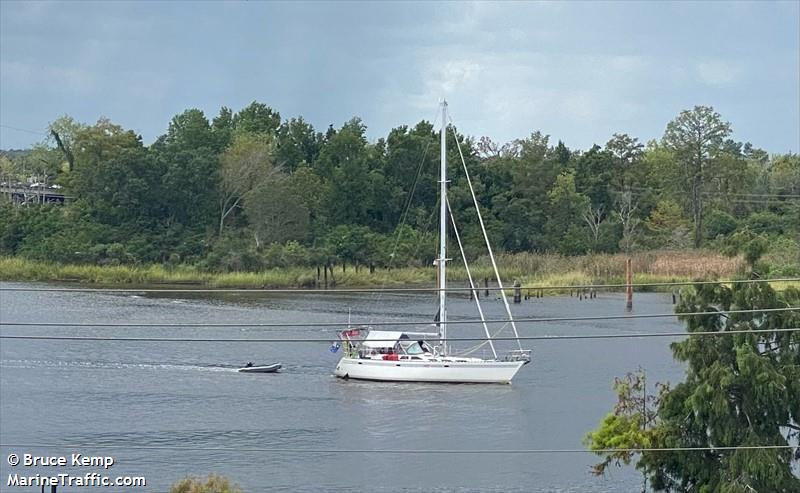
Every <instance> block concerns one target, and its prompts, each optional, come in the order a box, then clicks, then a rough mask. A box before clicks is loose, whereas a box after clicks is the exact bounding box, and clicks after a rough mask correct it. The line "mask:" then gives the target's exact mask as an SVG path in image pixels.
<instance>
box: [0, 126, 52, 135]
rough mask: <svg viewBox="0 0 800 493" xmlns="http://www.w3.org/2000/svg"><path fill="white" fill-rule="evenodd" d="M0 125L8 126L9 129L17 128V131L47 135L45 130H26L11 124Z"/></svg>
mask: <svg viewBox="0 0 800 493" xmlns="http://www.w3.org/2000/svg"><path fill="white" fill-rule="evenodd" d="M0 127H3V128H9V129H11V130H17V131H19V132H27V133H29V134H37V135H48V134H47V133H45V132H38V131H36V130H28V129H27V128H19V127H12V126H11V125H0Z"/></svg>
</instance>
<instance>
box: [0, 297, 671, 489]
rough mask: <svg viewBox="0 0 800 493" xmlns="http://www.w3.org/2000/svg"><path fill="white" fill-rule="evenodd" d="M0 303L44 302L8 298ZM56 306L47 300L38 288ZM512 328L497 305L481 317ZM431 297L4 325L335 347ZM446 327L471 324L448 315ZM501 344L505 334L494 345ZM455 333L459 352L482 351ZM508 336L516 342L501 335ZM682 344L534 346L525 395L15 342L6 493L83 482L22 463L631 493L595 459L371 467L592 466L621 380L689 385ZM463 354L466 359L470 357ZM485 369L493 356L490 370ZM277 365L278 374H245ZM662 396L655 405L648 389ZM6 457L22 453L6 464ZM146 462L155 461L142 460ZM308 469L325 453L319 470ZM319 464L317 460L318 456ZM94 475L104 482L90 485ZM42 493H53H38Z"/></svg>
mask: <svg viewBox="0 0 800 493" xmlns="http://www.w3.org/2000/svg"><path fill="white" fill-rule="evenodd" d="M2 286H3V287H14V286H16V287H26V286H27V287H31V286H33V285H31V284H18V283H2ZM36 286H40V287H42V286H45V285H36ZM634 308H635V310H634V313H641V314H644V313H669V312H671V311H672V305H671V297H670V296H669V295H664V294H637V295H636V299H635V306H634ZM484 310H485V311H486V312H487V318H490V319H498V318H503V315H504V312H503V305H502V302H500V301H498V300H496V299H491V300H488V301H485V302H484ZM512 310H513V312H514V315H515V317H519V318H527V317H542V318H545V317H570V316H593V315H601V316H602V315H621V314H624V300H623V297H622V295H621V294H600V295H598V298H597V299H594V300H584V301H579V300H577V299H575V298H571V297H551V298H544V299H538V300H528V301H523V302H522V303H521V304H519V305H513V307H512ZM434 313H435V301H434V300H433V297H432V296H431V295H405V294H403V295H398V294H395V295H387V294H384V295H383V296H381V297H380V299H377V298H376V297H375V295H368V294H347V295H342V294H319V293H313V294H305V295H293V296H289V295H266V294H249V293H248V294H228V293H226V294H225V295H223V296H220V295H210V294H177V293H170V294H167V295H164V294H160V295H145V294H141V293H140V294H138V295H137V294H135V293H125V294H120V293H78V292H23V291H3V292H0V320H1V321H2V322H4V323H5V324H8V323H11V322H57V323H79V322H83V323H99V324H102V323H155V324H159V323H190V322H195V323H210V322H221V323H244V324H247V323H256V322H262V323H263V322H275V323H308V322H319V323H331V325H330V328H327V327H326V328H322V327H296V328H279V329H275V328H256V327H246V326H245V327H242V328H180V327H179V328H176V327H169V328H165V327H149V328H114V327H90V328H87V327H29V326H16V327H15V326H9V325H3V326H2V329H1V330H2V333H3V334H30V335H63V336H67V335H70V336H110V337H115V336H116V337H125V336H128V337H132V336H152V337H186V338H192V337H203V338H212V337H222V338H225V337H227V338H259V337H262V338H263V337H273V338H278V337H286V338H322V339H326V340H327V339H330V340H333V339H334V336H333V329H335V328H337V325H334V324H339V325H338V328H341V327H343V326H344V324H346V322H347V320H348V316H350V317H352V321H353V323H365V322H370V321H373V322H375V321H400V320H426V319H431V318H432V316H433V314H434ZM448 313H449V317H450V319H451V321H452V320H454V319H456V318H459V317H461V318H475V317H476V312H475V309H474V305H473V304H472V302H471V301H469V300H467V299H465V298H456V299H453V300H451V303H450V305H449V309H448ZM519 327H520V331H521V332H522V333H523V334H525V335H560V334H605V333H631V332H667V331H680V330H682V326H681V324H680V323H679V322H677V320H676V319H675V318H653V319H638V320H636V319H632V320H605V321H584V322H541V323H526V324H523V323H521V324H519ZM497 328H498V327H495V329H497ZM481 331H482V328H481V327H480V325H464V326H463V327H458V326H457V325H456V324H455V323H454V324H453V326H452V327H451V328H450V331H449V334H450V335H451V337H457V336H463V337H467V336H478V335H480V333H481ZM504 335H508V332H507V331H506V332H505V333H504ZM672 340H674V339H671V338H661V337H653V338H643V339H635V338H632V339H606V340H594V339H591V340H561V341H529V342H530V344H525V346H528V347H530V348H532V349H533V363H532V364H529V365H526V366H525V367H523V368H522V369H521V370H520V372H519V374H517V376H516V378H515V379H514V381H513V384H512V385H446V384H396V383H370V382H357V381H352V380H351V381H344V380H340V379H337V378H334V377H333V376H332V369H333V368H334V366H335V364H336V362H337V360H338V358H339V356H340V355H339V354H333V353H331V352H330V351H329V343H328V342H315V343H241V342H214V343H208V342H190V343H174V342H171V343H166V342H120V341H96V342H86V341H47V340H9V339H4V340H2V342H0V436H1V437H2V438H0V442H2V443H3V444H4V445H3V446H2V447H1V448H0V449H1V450H2V465H0V469H1V470H2V471H0V472H1V474H0V476H1V477H2V483H0V490H2V491H33V490H34V489H32V488H16V487H11V488H9V487H7V479H8V476H9V474H11V473H20V474H23V473H24V474H25V475H29V476H30V475H34V474H36V473H40V474H46V473H47V474H52V473H59V472H65V470H72V471H75V472H77V473H79V474H85V473H86V472H88V471H89V470H88V469H87V468H85V467H84V468H72V469H70V468H54V467H23V466H17V467H10V466H9V465H8V463H7V456H8V454H10V453H16V454H19V455H20V456H21V455H22V454H24V453H30V454H35V455H65V456H69V454H72V453H84V454H89V455H103V456H112V457H114V459H115V465H114V466H113V467H112V468H111V469H109V470H108V471H105V470H102V469H100V470H99V472H101V473H103V474H108V475H113V476H119V475H134V476H145V477H146V479H147V487H146V488H143V489H136V488H119V489H114V488H102V489H99V488H59V490H58V491H59V492H61V491H65V492H69V491H81V492H86V491H138V490H146V491H157V492H165V491H168V490H169V487H170V485H171V484H172V483H174V482H175V481H177V480H179V479H181V478H182V477H184V476H186V475H203V476H205V475H207V474H208V473H210V472H216V473H220V474H223V475H225V476H227V477H229V478H231V479H232V480H234V481H235V482H237V483H238V484H239V485H240V486H242V487H243V489H244V490H245V491H247V492H257V491H348V492H351V491H376V492H422V491H434V492H471V491H488V492H562V493H566V492H598V493H599V492H623V491H624V492H633V491H641V476H640V475H639V474H638V473H637V472H636V471H635V470H634V469H633V468H632V467H628V468H621V469H616V468H615V469H613V470H612V472H611V474H610V475H608V476H606V477H605V478H597V477H594V476H592V475H591V474H590V473H589V467H590V465H591V464H592V463H594V462H596V461H597V459H596V457H595V456H594V455H592V454H587V453H546V454H508V453H502V454H489V453H483V454H479V453H475V454H424V453H399V454H397V453H386V452H381V453H363V452H355V451H357V450H375V449H379V450H381V451H386V450H392V449H394V450H404V451H410V450H433V449H448V450H460V451H468V450H510V449H576V448H577V449H580V448H583V445H582V439H583V437H584V436H585V434H586V432H587V431H589V430H591V429H593V428H594V427H595V426H596V425H597V423H598V422H599V421H600V420H601V419H602V417H603V416H604V415H605V413H607V412H608V411H609V410H610V409H611V408H612V406H613V404H614V401H615V397H614V394H613V392H612V390H611V383H612V381H613V379H614V377H616V376H622V375H624V374H625V373H626V372H628V371H632V370H635V369H637V368H638V367H641V368H644V369H645V370H646V371H647V378H648V382H653V383H654V382H656V381H671V382H675V381H678V380H680V379H681V378H682V374H683V370H682V367H681V366H680V365H679V364H678V363H676V362H674V361H673V359H672V356H671V353H670V350H669V342H671V341H672ZM465 344H466V343H465ZM479 354H480V353H479ZM247 361H254V362H257V363H272V362H281V363H283V365H284V369H283V371H282V372H281V373H279V374H262V375H252V374H251V375H248V374H240V373H237V372H236V371H235V369H234V368H235V367H236V366H238V365H241V364H243V363H244V362H247ZM651 388H653V387H652V386H651ZM9 444H10V445H9ZM129 447H150V448H146V449H145V448H140V449H136V448H129ZM309 449H312V450H313V452H308V450H309ZM303 450H306V452H303ZM91 470H92V471H95V470H97V469H91ZM35 491H38V488H37V489H35Z"/></svg>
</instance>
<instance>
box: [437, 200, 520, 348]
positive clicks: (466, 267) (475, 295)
mask: <svg viewBox="0 0 800 493" xmlns="http://www.w3.org/2000/svg"><path fill="white" fill-rule="evenodd" d="M445 200H446V201H447V211H448V212H449V213H450V221H451V222H452V224H453V233H454V234H455V236H456V241H457V242H458V249H459V251H460V252H461V260H463V261H464V270H466V272H467V278H468V279H469V286H470V287H471V288H472V291H471V294H472V297H473V298H474V299H475V306H476V307H477V308H478V315H480V317H481V320H483V330H484V331H485V332H486V341H487V342H488V343H489V347H491V348H492V354H493V355H494V359H497V351H495V349H494V343H493V342H492V335H491V334H490V333H489V326H488V325H486V317H485V316H484V315H483V308H481V301H480V299H479V298H478V291H477V290H476V289H475V282H473V280H472V273H471V272H470V270H469V263H468V262H467V256H466V254H465V253H464V246H463V245H462V244H461V235H460V234H458V226H456V218H455V216H453V209H452V208H451V207H450V199H445ZM503 327H505V324H504V325H503ZM501 330H502V329H501ZM483 344H485V343H482V344H479V345H478V346H476V347H475V350H478V349H479V348H480V347H481V346H483ZM467 354H468V353H467Z"/></svg>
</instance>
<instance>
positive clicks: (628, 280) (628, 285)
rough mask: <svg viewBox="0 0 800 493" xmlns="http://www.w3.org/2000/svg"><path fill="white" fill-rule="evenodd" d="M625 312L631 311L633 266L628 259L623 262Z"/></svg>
mask: <svg viewBox="0 0 800 493" xmlns="http://www.w3.org/2000/svg"><path fill="white" fill-rule="evenodd" d="M625 310H626V311H632V310H633V266H632V263H631V259H630V258H628V259H627V260H626V261H625Z"/></svg>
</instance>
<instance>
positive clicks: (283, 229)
mask: <svg viewBox="0 0 800 493" xmlns="http://www.w3.org/2000/svg"><path fill="white" fill-rule="evenodd" d="M244 212H245V214H246V216H247V221H248V223H249V224H250V230H251V232H252V234H253V238H254V240H255V243H256V247H260V246H261V245H262V244H270V243H284V242H286V241H289V240H305V239H306V236H307V235H308V231H309V211H308V208H307V207H306V205H305V204H304V202H303V200H302V199H301V197H300V196H298V195H296V194H295V193H293V191H292V186H291V182H290V181H289V180H288V179H287V178H286V177H285V176H284V175H282V174H274V175H272V176H271V177H269V178H268V179H265V180H262V181H261V182H260V183H259V185H258V186H256V187H255V188H254V189H253V190H252V193H250V194H248V196H247V197H246V198H245V199H244Z"/></svg>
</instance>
